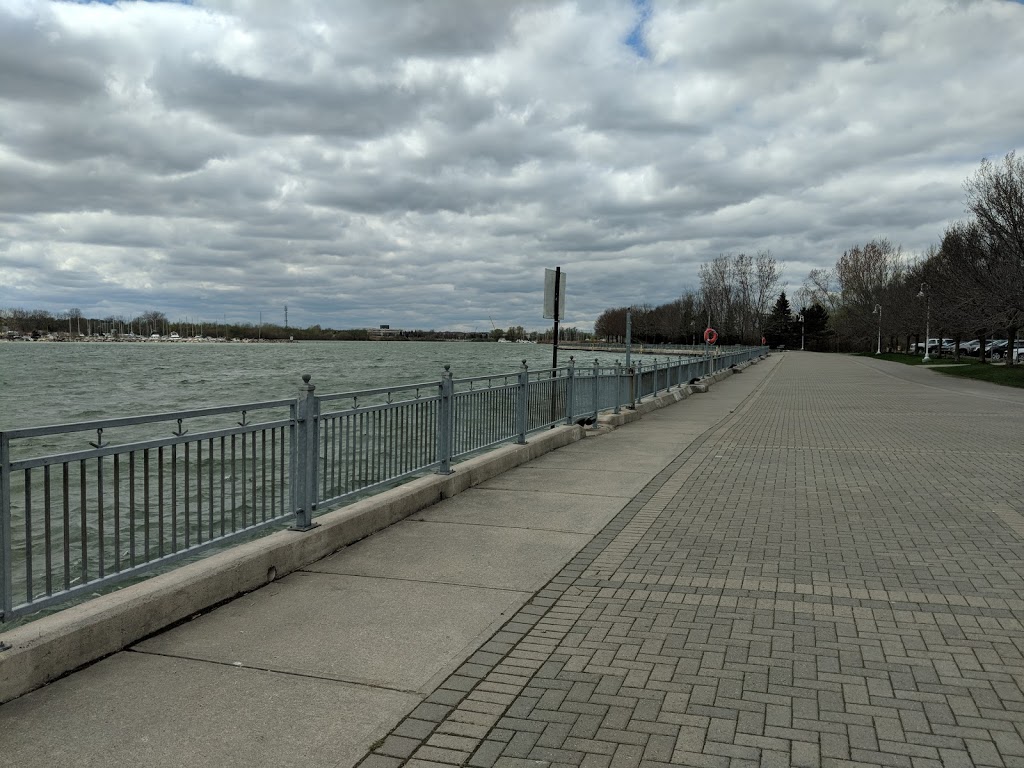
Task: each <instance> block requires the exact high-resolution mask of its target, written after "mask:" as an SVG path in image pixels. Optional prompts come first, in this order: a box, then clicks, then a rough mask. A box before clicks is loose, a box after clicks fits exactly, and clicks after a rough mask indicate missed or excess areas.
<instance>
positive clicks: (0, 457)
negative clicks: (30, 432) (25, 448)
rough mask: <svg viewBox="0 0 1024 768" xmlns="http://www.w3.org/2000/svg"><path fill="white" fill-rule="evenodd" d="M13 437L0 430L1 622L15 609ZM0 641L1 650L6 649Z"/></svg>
mask: <svg viewBox="0 0 1024 768" xmlns="http://www.w3.org/2000/svg"><path fill="white" fill-rule="evenodd" d="M13 569H14V561H13V558H12V556H11V439H10V438H9V437H8V436H7V435H5V434H4V433H3V432H0V622H3V621H6V620H7V619H8V618H9V617H10V615H11V611H12V610H13V609H14V591H13V590H14V586H13V584H12V583H11V576H12V573H13ZM4 649H5V646H4V644H3V642H0V650H4Z"/></svg>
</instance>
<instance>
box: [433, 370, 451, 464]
mask: <svg viewBox="0 0 1024 768" xmlns="http://www.w3.org/2000/svg"><path fill="white" fill-rule="evenodd" d="M451 368H452V367H451V366H450V365H446V366H445V367H444V373H443V374H441V383H440V384H439V385H438V387H439V389H440V393H441V399H440V401H439V402H438V404H437V460H438V461H439V462H440V466H438V468H437V474H439V475H450V474H451V473H452V430H453V429H454V421H455V385H454V384H452V371H451Z"/></svg>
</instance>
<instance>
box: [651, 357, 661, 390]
mask: <svg viewBox="0 0 1024 768" xmlns="http://www.w3.org/2000/svg"><path fill="white" fill-rule="evenodd" d="M660 391H661V372H660V371H659V370H658V358H654V392H652V393H651V394H653V395H655V396H657V394H658V393H659V392H660Z"/></svg>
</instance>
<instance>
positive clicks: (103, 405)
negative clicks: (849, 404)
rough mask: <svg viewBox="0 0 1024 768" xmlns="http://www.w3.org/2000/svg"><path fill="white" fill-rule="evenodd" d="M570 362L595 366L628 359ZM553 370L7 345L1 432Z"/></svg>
mask: <svg viewBox="0 0 1024 768" xmlns="http://www.w3.org/2000/svg"><path fill="white" fill-rule="evenodd" d="M570 355H576V358H577V361H586V363H587V364H592V363H593V360H594V358H599V359H600V360H601V361H602V363H609V362H613V361H614V360H616V359H621V357H622V355H614V354H607V353H595V352H568V351H562V352H560V354H559V363H560V364H562V365H564V364H566V363H567V362H568V360H569V356H570ZM523 359H525V360H526V361H527V364H528V365H529V366H530V368H531V369H537V368H548V367H550V365H551V347H549V346H543V345H533V344H495V343H464V342H462V343H459V342H372V341H367V342H360V341H350V342H329V341H321V342H296V343H293V344H216V343H201V344H196V343H184V342H160V343H155V342H141V343H120V344H118V343H43V342H12V343H0V430H4V429H15V428H18V427H34V426H42V425H48V424H62V423H68V422H75V421H87V420H93V419H104V418H114V417H118V416H134V415H141V414H150V413H160V412H165V411H176V410H186V409H193V408H202V407H206V406H215V405H230V404H234V403H247V402H256V401H263V400H276V399H280V398H287V397H293V396H295V395H296V394H297V392H298V389H299V386H300V385H301V384H302V379H301V376H302V374H304V373H308V374H310V375H311V376H312V377H313V378H312V382H313V384H315V385H316V387H317V393H318V394H327V393H335V392H351V391H354V390H360V389H369V388H374V387H386V386H392V385H398V384H409V383H418V382H434V381H437V380H438V379H439V378H440V376H441V374H442V372H443V370H444V366H445V365H450V366H451V370H452V373H453V374H454V375H455V376H456V377H457V378H458V377H467V376H480V375H485V374H498V373H507V372H514V371H516V370H518V368H519V366H520V364H521V361H522V360H523Z"/></svg>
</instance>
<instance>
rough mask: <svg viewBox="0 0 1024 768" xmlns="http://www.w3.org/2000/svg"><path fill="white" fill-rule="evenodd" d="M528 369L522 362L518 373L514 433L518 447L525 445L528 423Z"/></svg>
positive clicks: (524, 362)
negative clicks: (516, 434)
mask: <svg viewBox="0 0 1024 768" xmlns="http://www.w3.org/2000/svg"><path fill="white" fill-rule="evenodd" d="M529 388H530V367H529V366H528V365H527V364H526V361H525V360H523V367H522V369H521V370H520V371H519V385H518V387H517V388H516V432H518V433H519V438H518V439H517V440H516V442H517V443H519V444H520V445H526V430H527V427H528V425H529V423H530V420H529V410H530V392H529Z"/></svg>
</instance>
